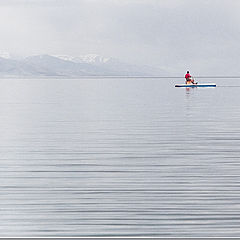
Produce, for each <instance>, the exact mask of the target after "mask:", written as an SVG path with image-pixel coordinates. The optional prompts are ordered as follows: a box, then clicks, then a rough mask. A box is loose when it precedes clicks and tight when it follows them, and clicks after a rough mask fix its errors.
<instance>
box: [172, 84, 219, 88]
mask: <svg viewBox="0 0 240 240" xmlns="http://www.w3.org/2000/svg"><path fill="white" fill-rule="evenodd" d="M216 86H217V85H216V84H215V83H202V84H177V85H175V87H191V88H193V87H216Z"/></svg>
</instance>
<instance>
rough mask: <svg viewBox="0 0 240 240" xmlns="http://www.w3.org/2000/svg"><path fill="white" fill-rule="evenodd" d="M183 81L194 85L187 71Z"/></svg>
mask: <svg viewBox="0 0 240 240" xmlns="http://www.w3.org/2000/svg"><path fill="white" fill-rule="evenodd" d="M185 79H186V84H194V79H193V78H192V76H191V75H190V73H189V71H187V74H186V75H185Z"/></svg>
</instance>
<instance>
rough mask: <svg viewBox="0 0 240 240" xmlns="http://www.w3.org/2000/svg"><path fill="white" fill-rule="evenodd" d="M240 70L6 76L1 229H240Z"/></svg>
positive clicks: (89, 232)
mask: <svg viewBox="0 0 240 240" xmlns="http://www.w3.org/2000/svg"><path fill="white" fill-rule="evenodd" d="M206 81H207V82H209V80H206ZM206 81H205V82H206ZM239 81H240V80H233V81H231V80H224V79H222V80H217V81H216V83H217V84H218V87H217V88H198V89H179V88H174V84H176V83H179V82H180V79H175V80H174V79H173V80H171V79H82V80H11V79H9V80H1V81H0V131H1V132H0V133H1V139H0V162H1V165H0V209H1V214H0V235H1V237H16V236H18V237H24V236H26V237H32V236H35V237H59V236H62V237H64V236H72V237H78V236H82V237H83V236H109V237H113V236H155V237H156V236H157V237H213V236H214V237H218V236H222V237H224V236H225V237H226V236H228V237H239V234H240V228H239V225H240V94H239V91H240V87H229V86H240V82H239ZM210 82H211V79H210Z"/></svg>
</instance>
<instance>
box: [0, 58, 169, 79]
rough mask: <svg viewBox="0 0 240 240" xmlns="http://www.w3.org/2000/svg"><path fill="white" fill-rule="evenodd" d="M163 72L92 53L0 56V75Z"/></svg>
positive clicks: (83, 74) (124, 74) (109, 74)
mask: <svg viewBox="0 0 240 240" xmlns="http://www.w3.org/2000/svg"><path fill="white" fill-rule="evenodd" d="M166 74H167V73H166V72H165V71H164V70H162V69H158V68H153V67H149V66H137V65H132V64H127V63H124V62H121V61H119V60H118V59H115V58H106V57H102V56H99V55H96V54H88V55H81V56H78V57H71V56H65V55H61V56H51V55H36V56H29V57H26V58H23V59H21V58H18V59H14V58H11V56H10V55H7V54H5V55H0V77H83V76H156V75H166Z"/></svg>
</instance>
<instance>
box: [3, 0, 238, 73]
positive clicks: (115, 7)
mask: <svg viewBox="0 0 240 240" xmlns="http://www.w3.org/2000/svg"><path fill="white" fill-rule="evenodd" d="M239 12H240V1H239V0H199V1H198V0H0V33H1V37H0V52H10V53H12V54H17V55H33V54H61V55H62V54H66V55H73V56H77V55H82V54H88V53H96V54H100V55H104V56H106V57H116V58H119V59H121V60H123V61H125V62H130V63H136V64H146V65H153V66H160V67H166V68H168V69H171V70H172V72H173V73H174V74H175V73H179V74H182V72H185V71H186V70H187V69H189V70H190V71H191V72H194V74H195V75H223V74H224V75H227V74H229V75H236V74H238V75H240V66H239V65H240V64H239V62H240V61H239V60H240V44H239V43H240V14H239Z"/></svg>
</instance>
